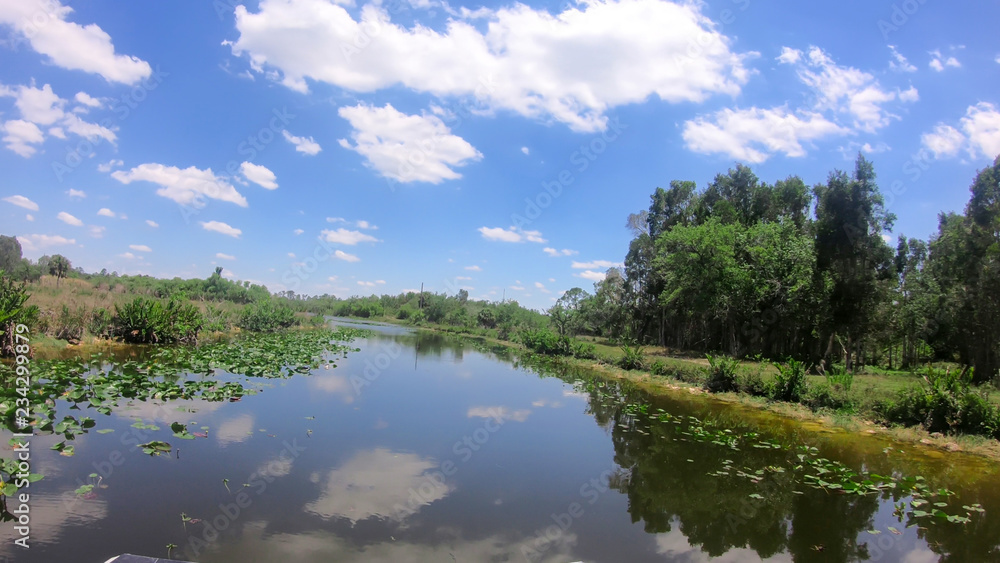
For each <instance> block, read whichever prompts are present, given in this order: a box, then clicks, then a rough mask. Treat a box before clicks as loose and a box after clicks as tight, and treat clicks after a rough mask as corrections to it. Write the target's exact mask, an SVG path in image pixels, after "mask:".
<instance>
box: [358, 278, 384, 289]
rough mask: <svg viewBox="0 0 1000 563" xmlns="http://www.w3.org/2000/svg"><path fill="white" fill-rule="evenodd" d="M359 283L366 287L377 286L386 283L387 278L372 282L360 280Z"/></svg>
mask: <svg viewBox="0 0 1000 563" xmlns="http://www.w3.org/2000/svg"><path fill="white" fill-rule="evenodd" d="M358 285H360V286H364V287H375V286H377V285H385V280H375V281H373V282H370V281H359V282H358Z"/></svg>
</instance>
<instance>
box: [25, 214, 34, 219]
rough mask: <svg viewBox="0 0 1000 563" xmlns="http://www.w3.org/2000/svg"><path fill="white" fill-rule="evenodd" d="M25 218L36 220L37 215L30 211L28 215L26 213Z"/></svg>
mask: <svg viewBox="0 0 1000 563" xmlns="http://www.w3.org/2000/svg"><path fill="white" fill-rule="evenodd" d="M24 218H25V219H26V220H28V221H34V220H35V216H34V215H32V214H31V213H28V214H27V215H25V216H24Z"/></svg>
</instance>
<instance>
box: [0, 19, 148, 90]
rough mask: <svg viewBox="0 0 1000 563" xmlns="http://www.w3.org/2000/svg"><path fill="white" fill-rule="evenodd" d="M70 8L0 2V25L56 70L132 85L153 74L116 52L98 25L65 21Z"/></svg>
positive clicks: (145, 64)
mask: <svg viewBox="0 0 1000 563" xmlns="http://www.w3.org/2000/svg"><path fill="white" fill-rule="evenodd" d="M72 13H73V9H72V8H70V7H68V6H63V5H62V4H60V3H59V2H58V1H55V0H0V24H6V25H9V26H12V27H13V28H14V30H15V31H16V32H17V34H18V37H17V38H16V39H15V40H17V41H19V40H21V38H24V39H26V40H27V41H28V43H30V44H31V48H32V49H34V50H35V51H36V52H37V53H40V54H42V55H45V56H47V57H48V58H49V60H50V61H51V62H52V63H53V64H55V65H56V66H58V67H61V68H65V69H69V70H82V71H84V72H90V73H94V74H99V75H101V76H102V77H104V79H105V80H107V81H108V82H119V83H122V84H135V83H137V82H139V81H140V80H142V79H144V78H146V77H148V76H149V75H150V74H152V69H151V68H150V66H149V63H147V62H146V61H143V60H141V59H139V58H137V57H134V56H129V55H120V54H117V53H115V46H114V45H113V44H112V42H111V36H110V35H108V34H107V33H106V32H105V31H104V30H103V29H101V28H100V27H98V26H97V24H94V23H91V24H87V25H85V26H83V25H80V24H77V23H73V22H69V21H66V20H67V18H68V17H69V15H70V14H72Z"/></svg>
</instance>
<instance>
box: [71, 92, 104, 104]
mask: <svg viewBox="0 0 1000 563" xmlns="http://www.w3.org/2000/svg"><path fill="white" fill-rule="evenodd" d="M73 99H74V100H76V101H77V103H79V104H81V105H84V106H87V107H88V108H99V107H101V100H98V99H97V98H94V97H92V96H90V95H89V94H87V93H86V92H77V93H76V96H73Z"/></svg>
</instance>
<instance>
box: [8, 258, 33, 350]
mask: <svg viewBox="0 0 1000 563" xmlns="http://www.w3.org/2000/svg"><path fill="white" fill-rule="evenodd" d="M27 300H28V290H27V288H26V287H25V285H24V284H23V283H16V282H15V281H14V280H13V279H12V278H9V277H6V276H2V275H0V357H9V356H13V355H14V351H15V350H14V345H15V338H14V334H15V329H16V327H17V325H18V324H25V325H28V326H29V327H31V326H32V325H34V324H35V321H36V320H37V319H38V308H37V307H34V306H28V307H25V306H24V303H25V301H27Z"/></svg>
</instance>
